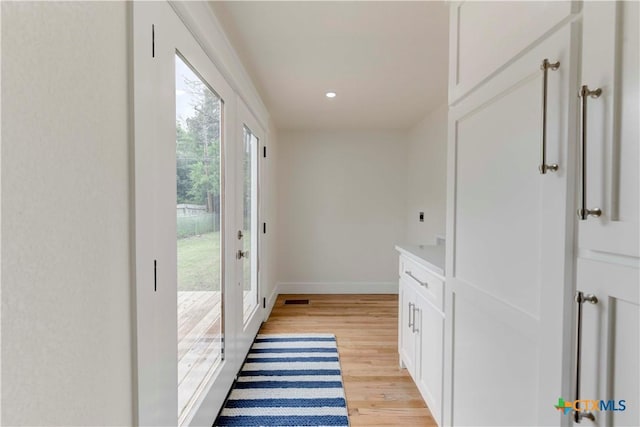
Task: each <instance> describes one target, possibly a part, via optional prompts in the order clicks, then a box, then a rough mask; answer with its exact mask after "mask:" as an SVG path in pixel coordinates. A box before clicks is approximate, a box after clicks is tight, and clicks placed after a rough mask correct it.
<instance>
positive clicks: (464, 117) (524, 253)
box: [444, 26, 577, 426]
mask: <svg viewBox="0 0 640 427" xmlns="http://www.w3.org/2000/svg"><path fill="white" fill-rule="evenodd" d="M575 33H576V28H574V27H573V26H567V27H565V28H563V29H561V30H559V31H557V32H556V33H555V34H553V35H552V36H550V37H548V38H547V39H545V40H544V41H543V42H541V43H539V44H538V45H536V46H535V47H533V48H532V49H530V50H529V51H528V52H526V53H525V54H523V55H521V56H519V57H518V58H517V59H516V60H515V61H513V62H512V63H511V65H510V66H509V67H508V68H506V69H504V70H503V71H502V72H500V73H498V74H497V75H496V76H495V77H494V78H493V79H491V80H490V81H488V82H486V83H485V84H483V85H482V86H480V87H479V88H477V89H476V90H475V91H474V92H473V93H471V94H469V95H468V96H467V97H465V98H464V99H463V100H461V101H460V102H459V103H458V104H457V105H455V106H453V107H451V108H450V111H449V117H450V122H449V151H448V162H449V164H448V172H449V175H448V223H447V241H448V242H451V244H450V245H448V247H447V250H448V253H447V277H446V281H447V287H446V289H447V292H446V297H445V299H446V301H447V305H446V306H445V313H447V318H446V323H447V325H446V329H447V331H446V335H447V338H446V345H445V349H451V350H450V351H448V352H447V356H445V363H446V366H447V367H446V369H445V373H446V374H445V375H446V377H445V385H446V390H445V393H446V394H445V395H446V396H447V398H448V400H447V403H446V404H445V414H444V420H445V422H444V424H445V425H448V424H451V425H476V426H493V425H553V424H558V423H559V421H560V416H559V414H558V413H557V412H555V413H554V411H548V410H547V407H548V405H549V404H548V402H554V401H555V400H557V398H558V394H559V393H561V390H562V380H563V377H562V374H563V373H562V367H563V357H565V356H566V355H568V353H569V350H570V349H569V348H567V344H568V343H570V340H569V337H568V336H565V330H563V327H562V325H563V324H564V320H565V318H566V317H567V311H568V310H569V309H570V308H571V307H572V306H571V301H570V295H569V294H567V295H565V296H563V289H564V287H565V280H566V278H567V275H569V274H570V273H571V266H570V265H567V264H566V263H565V260H566V259H568V258H569V257H570V253H571V249H572V244H571V241H570V240H569V238H568V237H567V234H566V229H567V219H568V218H569V217H570V216H571V215H572V214H573V209H570V207H569V206H567V202H566V201H567V199H568V197H569V196H568V192H569V186H570V180H569V176H570V174H571V173H573V168H572V161H573V160H574V157H573V150H571V149H569V147H570V135H571V133H570V131H569V129H570V126H571V125H575V120H574V117H575V104H576V103H575V102H570V100H575V93H576V92H575V91H574V90H573V85H575V84H576V81H577V79H576V77H577V76H576V71H577V63H576V58H575V56H574V55H573V54H572V43H573V42H574V41H575V40H574V37H575ZM480 35H481V34H480ZM544 59H548V60H549V61H550V62H552V63H555V62H559V67H558V68H557V69H556V70H547V79H546V80H547V88H546V98H547V99H546V134H545V130H544V127H543V122H544V121H543V117H545V109H544V108H543V93H544V91H543V87H544V82H545V78H544V72H543V71H542V70H541V68H540V66H541V64H542V62H543V60H544ZM543 138H546V163H547V164H558V165H559V166H558V170H557V171H555V172H552V171H548V172H547V173H546V174H541V173H540V172H539V166H540V164H541V162H542V155H541V151H542V143H543ZM569 317H570V316H569ZM569 331H570V329H569ZM497 396H499V398H498V397H497ZM496 399H499V400H500V404H499V406H500V410H496Z"/></svg>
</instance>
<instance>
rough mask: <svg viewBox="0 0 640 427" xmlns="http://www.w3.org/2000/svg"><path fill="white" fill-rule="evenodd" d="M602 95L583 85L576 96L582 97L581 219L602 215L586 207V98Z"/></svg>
mask: <svg viewBox="0 0 640 427" xmlns="http://www.w3.org/2000/svg"><path fill="white" fill-rule="evenodd" d="M600 95H602V89H600V88H598V89H594V90H590V89H589V87H588V86H587V85H583V86H582V88H581V89H580V93H579V94H578V96H579V97H580V98H582V103H581V104H582V123H581V132H580V133H581V137H580V139H581V144H580V151H581V157H582V160H581V167H580V179H581V183H580V193H581V201H580V209H578V217H579V218H580V220H581V221H584V220H586V219H587V218H588V217H589V216H590V215H591V216H595V217H599V216H600V215H602V211H601V210H600V208H593V209H587V98H589V97H591V98H599V97H600Z"/></svg>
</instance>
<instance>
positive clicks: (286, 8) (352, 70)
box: [210, 1, 448, 129]
mask: <svg viewBox="0 0 640 427" xmlns="http://www.w3.org/2000/svg"><path fill="white" fill-rule="evenodd" d="M210 4H211V6H212V8H213V10H214V12H215V13H216V15H217V16H218V18H219V20H220V22H221V23H222V25H223V27H224V29H225V32H226V33H227V35H228V36H229V39H230V41H231V43H232V44H233V46H234V47H235V49H236V51H237V52H238V55H239V56H240V59H241V60H242V62H243V63H244V65H245V67H246V68H247V71H248V72H249V74H250V75H251V77H252V79H253V81H254V83H255V84H256V86H257V89H258V91H259V92H260V94H261V96H262V99H263V101H264V102H265V104H266V105H267V108H268V109H269V112H270V114H271V116H272V118H273V119H274V121H275V123H276V125H277V126H278V127H279V128H281V129H405V128H408V127H410V126H412V125H413V124H415V123H416V122H417V121H419V120H420V119H421V118H422V117H424V115H425V114H426V113H427V112H429V111H430V110H432V109H434V108H435V107H437V106H438V105H440V104H442V103H443V102H445V101H446V96H447V70H448V6H447V3H445V2H441V1H437V2H436V1H434V2H427V1H419V2H402V1H388V2H381V1H374V2H369V1H345V2H333V1H321V2H320V1H318V2H315V1H293V2H272V1H224V2H222V1H215V2H211V3H210ZM329 90H331V91H334V92H337V94H338V96H337V97H336V98H334V99H327V98H326V97H325V96H324V94H325V92H327V91H329Z"/></svg>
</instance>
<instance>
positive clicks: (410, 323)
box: [407, 302, 415, 331]
mask: <svg viewBox="0 0 640 427" xmlns="http://www.w3.org/2000/svg"><path fill="white" fill-rule="evenodd" d="M412 307H413V303H412V302H410V303H409V325H408V326H407V327H408V328H411V331H413V322H412V321H411V315H412V314H414V315H415V311H413V308H412ZM414 322H415V318H414Z"/></svg>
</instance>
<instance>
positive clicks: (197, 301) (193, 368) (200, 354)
mask: <svg viewBox="0 0 640 427" xmlns="http://www.w3.org/2000/svg"><path fill="white" fill-rule="evenodd" d="M220 313H221V307H220V292H214V291H180V292H178V408H179V412H180V415H182V414H183V412H184V410H185V409H186V408H188V407H189V403H190V402H191V400H192V398H193V397H194V396H196V395H197V393H198V389H199V387H200V385H201V384H202V381H203V380H204V379H205V378H206V377H207V374H208V373H209V371H210V370H211V368H213V367H214V366H215V365H217V364H218V363H219V362H220V360H221V359H220V356H221V351H220V350H221V334H222V324H221V321H220Z"/></svg>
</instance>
